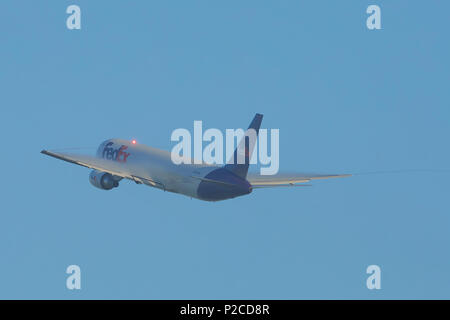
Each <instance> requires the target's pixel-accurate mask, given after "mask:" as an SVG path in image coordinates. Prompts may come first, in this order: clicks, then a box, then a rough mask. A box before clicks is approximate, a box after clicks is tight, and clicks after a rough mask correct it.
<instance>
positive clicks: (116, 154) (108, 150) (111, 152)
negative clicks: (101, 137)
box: [102, 142, 130, 162]
mask: <svg viewBox="0 0 450 320" xmlns="http://www.w3.org/2000/svg"><path fill="white" fill-rule="evenodd" d="M113 144H114V143H113V142H108V143H107V144H106V145H105V148H104V149H103V154H102V156H103V158H105V159H108V160H114V161H117V162H127V158H128V156H129V155H130V153H128V152H125V150H126V149H128V147H127V146H124V145H121V146H120V148H119V149H114V148H113V147H112V145H113Z"/></svg>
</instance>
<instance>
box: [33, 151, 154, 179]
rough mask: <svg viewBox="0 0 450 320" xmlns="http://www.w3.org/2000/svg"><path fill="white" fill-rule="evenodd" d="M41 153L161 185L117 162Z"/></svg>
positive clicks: (75, 155)
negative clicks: (135, 173) (133, 172)
mask: <svg viewBox="0 0 450 320" xmlns="http://www.w3.org/2000/svg"><path fill="white" fill-rule="evenodd" d="M41 153H42V154H45V155H47V156H50V157H54V158H56V159H60V160H63V161H67V162H70V163H74V164H77V165H79V166H83V167H86V168H91V169H95V170H98V171H102V172H107V173H110V174H112V175H114V176H119V177H122V178H126V179H130V180H133V181H134V182H136V183H147V184H150V185H153V186H156V185H160V183H159V182H156V181H153V180H151V179H148V178H143V177H139V176H136V175H133V174H132V173H131V172H129V170H128V168H127V167H126V166H124V165H123V164H121V163H119V162H116V161H111V160H106V159H102V158H97V157H93V156H89V155H81V154H72V153H63V152H53V151H47V150H42V151H41Z"/></svg>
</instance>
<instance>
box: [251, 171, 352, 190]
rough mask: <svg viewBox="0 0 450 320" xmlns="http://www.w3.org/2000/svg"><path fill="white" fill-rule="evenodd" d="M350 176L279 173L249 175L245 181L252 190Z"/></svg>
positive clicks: (347, 175) (292, 185)
mask: <svg viewBox="0 0 450 320" xmlns="http://www.w3.org/2000/svg"><path fill="white" fill-rule="evenodd" d="M349 176H351V174H310V173H280V174H275V175H260V174H257V173H249V174H248V175H247V180H248V182H250V184H251V185H252V187H253V188H269V187H294V186H307V185H305V184H302V183H305V182H310V181H312V180H319V179H330V178H344V177H349Z"/></svg>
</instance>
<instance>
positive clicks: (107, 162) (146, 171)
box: [41, 114, 350, 201]
mask: <svg viewBox="0 0 450 320" xmlns="http://www.w3.org/2000/svg"><path fill="white" fill-rule="evenodd" d="M262 118H263V115H262V114H256V115H255V117H254V118H253V120H252V122H251V123H250V126H249V127H248V129H247V132H248V131H249V130H255V132H256V135H258V132H259V128H260V126H261V122H262ZM245 138H246V137H245V136H244V138H243V139H242V140H244V139H245ZM241 143H243V141H241V142H240V144H241ZM244 143H245V149H244V150H245V161H239V162H243V163H239V162H238V161H236V159H237V157H238V153H240V154H241V150H242V149H239V146H238V147H237V148H236V150H235V151H234V154H233V159H231V160H235V161H231V160H230V161H228V162H227V164H225V165H224V166H218V165H209V164H190V163H181V164H175V163H174V162H173V161H172V159H171V153H170V152H168V151H165V150H161V149H156V148H152V147H149V146H146V145H144V144H138V143H137V142H136V140H132V141H128V140H123V139H109V140H106V141H104V142H102V143H101V144H100V146H99V147H98V149H97V153H96V156H89V155H81V154H73V153H65V152H64V153H63V152H54V151H48V150H42V151H41V153H42V154H45V155H48V156H51V157H54V158H56V159H60V160H64V161H67V162H70V163H74V164H77V165H80V166H83V167H87V168H90V169H93V170H92V171H91V173H90V174H89V181H90V183H91V184H92V185H93V186H95V187H97V188H99V189H103V190H111V189H113V188H116V187H118V186H119V182H120V181H121V180H122V179H129V180H132V181H134V182H136V183H137V184H144V185H147V186H151V187H155V188H158V189H161V190H164V191H169V192H174V193H179V194H182V195H186V196H188V197H191V198H196V199H200V200H204V201H221V200H227V199H232V198H235V197H239V196H244V195H248V194H250V193H252V191H253V189H258V188H269V187H290V186H305V185H304V184H302V183H305V182H310V181H313V180H318V179H328V178H341V177H348V176H350V174H301V173H300V174H299V173H297V174H275V175H260V174H257V173H249V172H248V169H249V164H250V161H249V158H250V157H251V154H252V152H253V147H254V143H250V144H249V142H248V140H247V141H245V142H244Z"/></svg>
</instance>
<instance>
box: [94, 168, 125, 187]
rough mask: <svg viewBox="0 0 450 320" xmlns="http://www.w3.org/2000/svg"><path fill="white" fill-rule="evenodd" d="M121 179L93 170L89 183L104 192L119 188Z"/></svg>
mask: <svg viewBox="0 0 450 320" xmlns="http://www.w3.org/2000/svg"><path fill="white" fill-rule="evenodd" d="M120 180H122V178H121V177H117V176H113V175H112V174H110V173H107V172H102V171H98V170H92V171H91V173H90V174H89V182H90V183H91V184H92V185H93V186H94V187H97V188H99V189H102V190H111V189H112V188H116V187H118V186H119V181H120Z"/></svg>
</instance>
